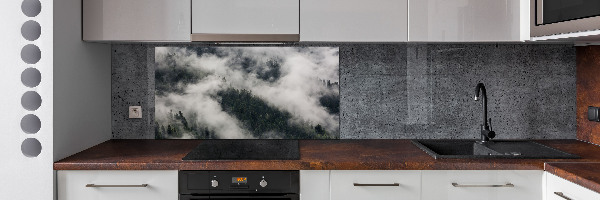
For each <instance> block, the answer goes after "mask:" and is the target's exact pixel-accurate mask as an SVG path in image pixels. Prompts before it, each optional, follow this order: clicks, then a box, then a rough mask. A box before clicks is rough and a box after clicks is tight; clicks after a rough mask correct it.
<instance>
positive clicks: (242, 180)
mask: <svg viewBox="0 0 600 200" xmlns="http://www.w3.org/2000/svg"><path fill="white" fill-rule="evenodd" d="M231 183H248V178H246V177H232V178H231Z"/></svg>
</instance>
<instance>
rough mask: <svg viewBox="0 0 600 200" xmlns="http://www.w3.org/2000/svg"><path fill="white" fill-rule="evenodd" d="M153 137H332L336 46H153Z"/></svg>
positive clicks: (337, 113) (336, 100) (336, 105)
mask: <svg viewBox="0 0 600 200" xmlns="http://www.w3.org/2000/svg"><path fill="white" fill-rule="evenodd" d="M154 72H155V89H156V90H155V122H154V123H155V124H154V132H155V137H156V139H336V138H339V116H340V94H339V48H337V47H193V46H192V47H156V48H155V70H154Z"/></svg>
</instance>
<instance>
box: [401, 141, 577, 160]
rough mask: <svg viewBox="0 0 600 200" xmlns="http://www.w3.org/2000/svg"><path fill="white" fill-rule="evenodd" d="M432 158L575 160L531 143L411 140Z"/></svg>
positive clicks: (554, 150) (546, 147) (565, 154)
mask: <svg viewBox="0 0 600 200" xmlns="http://www.w3.org/2000/svg"><path fill="white" fill-rule="evenodd" d="M412 142H413V144H415V145H416V146H417V147H419V148H421V149H422V150H423V151H425V152H426V153H427V154H429V155H431V156H433V158H435V159H438V158H515V159H576V158H580V157H579V156H577V155H573V154H570V153H566V152H563V151H560V150H557V149H554V148H551V147H548V146H545V145H542V144H539V143H536V142H532V141H507V140H498V141H490V142H486V143H479V142H477V141H476V140H412Z"/></svg>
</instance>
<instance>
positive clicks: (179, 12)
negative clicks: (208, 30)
mask: <svg viewBox="0 0 600 200" xmlns="http://www.w3.org/2000/svg"><path fill="white" fill-rule="evenodd" d="M190 9H191V8H190V0H126V1H123V0H83V12H82V14H83V40H85V41H190V33H191V30H190V29H191V28H190V20H191V14H190V13H191V10H190Z"/></svg>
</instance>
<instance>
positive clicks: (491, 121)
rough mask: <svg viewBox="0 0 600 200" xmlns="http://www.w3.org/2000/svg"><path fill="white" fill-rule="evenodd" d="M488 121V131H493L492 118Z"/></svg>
mask: <svg viewBox="0 0 600 200" xmlns="http://www.w3.org/2000/svg"><path fill="white" fill-rule="evenodd" d="M489 121H490V123H489V124H490V131H493V130H494V129H492V118H490V120H489Z"/></svg>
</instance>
